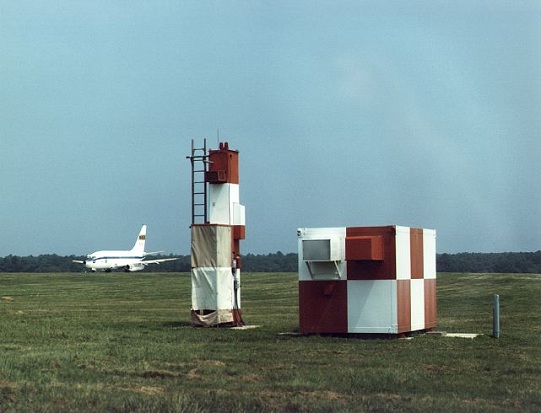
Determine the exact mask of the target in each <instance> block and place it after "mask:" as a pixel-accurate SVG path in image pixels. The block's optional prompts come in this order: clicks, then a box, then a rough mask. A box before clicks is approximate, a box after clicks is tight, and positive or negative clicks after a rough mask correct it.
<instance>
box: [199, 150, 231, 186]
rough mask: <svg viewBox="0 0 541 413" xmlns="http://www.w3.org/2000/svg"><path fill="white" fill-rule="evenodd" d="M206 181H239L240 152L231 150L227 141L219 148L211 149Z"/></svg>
mask: <svg viewBox="0 0 541 413" xmlns="http://www.w3.org/2000/svg"><path fill="white" fill-rule="evenodd" d="M205 181H207V182H208V183H211V184H224V183H230V184H238V183H239V153H238V152H237V151H232V150H229V146H228V144H227V142H225V143H220V149H219V150H210V151H209V169H208V172H207V173H206V174H205Z"/></svg>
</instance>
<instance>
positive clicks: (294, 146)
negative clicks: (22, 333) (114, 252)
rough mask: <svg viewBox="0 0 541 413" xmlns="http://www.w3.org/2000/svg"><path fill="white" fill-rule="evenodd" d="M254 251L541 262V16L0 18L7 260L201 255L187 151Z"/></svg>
mask: <svg viewBox="0 0 541 413" xmlns="http://www.w3.org/2000/svg"><path fill="white" fill-rule="evenodd" d="M218 130H219V136H220V140H222V141H228V142H229V145H230V147H231V148H232V149H237V150H239V152H240V181H241V182H240V194H241V203H242V204H244V205H245V207H246V240H245V241H243V242H242V245H241V249H242V251H243V252H244V253H256V254H260V253H270V252H276V251H282V252H284V253H286V252H296V248H297V244H296V229H297V228H298V227H328V226H372V225H395V224H396V225H404V226H414V227H423V228H434V229H436V230H437V237H438V238H437V250H438V252H439V253H443V252H448V253H454V252H462V251H471V252H501V251H537V250H540V249H541V3H540V2H539V1H498V0H487V1H474V2H472V1H471V0H465V1H460V0H457V1H429V0H426V1H407V2H404V1H380V0H377V1H376V0H374V1H359V0H352V1H338V2H336V1H313V0H310V1H295V2H292V1H248V0H245V1H201V0H197V1H160V0H141V1H137V0H135V1H134V0H129V1H128V0H126V1H115V0H106V1H99V0H93V1H74V0H56V1H54V2H51V1H28V0H21V1H11V0H0V150H1V152H0V153H1V155H0V156H1V162H0V194H1V198H0V228H1V233H2V236H1V241H0V256H6V255H9V254H14V255H30V254H32V255H39V254H45V253H56V254H60V255H70V254H75V255H83V254H87V253H89V252H92V251H95V250H98V249H128V248H131V246H132V245H133V243H134V241H135V238H136V236H137V233H138V232H139V228H140V226H141V224H143V223H145V224H148V235H147V250H151V251H154V250H165V251H166V252H167V253H174V254H189V243H190V230H189V225H190V220H191V216H190V214H191V209H190V208H191V207H190V202H191V199H190V162H189V161H188V160H187V159H186V156H188V155H190V149H191V140H192V139H195V140H196V143H199V144H202V142H203V138H207V145H208V146H209V147H211V148H216V147H217V142H218V139H217V135H218Z"/></svg>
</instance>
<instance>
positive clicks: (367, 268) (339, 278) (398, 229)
mask: <svg viewBox="0 0 541 413" xmlns="http://www.w3.org/2000/svg"><path fill="white" fill-rule="evenodd" d="M298 237H299V318H300V330H301V333H304V334H309V333H322V334H324V333H334V334H340V333H360V334H395V335H398V334H404V333H408V332H413V331H420V330H430V329H432V328H434V327H435V326H436V231H435V230H431V229H421V228H410V227H403V226H382V227H342V228H302V229H299V230H298ZM327 241H328V242H327ZM315 247H317V248H318V250H317V251H316V252H314V248H315ZM327 256H328V257H327ZM327 258H328V260H327Z"/></svg>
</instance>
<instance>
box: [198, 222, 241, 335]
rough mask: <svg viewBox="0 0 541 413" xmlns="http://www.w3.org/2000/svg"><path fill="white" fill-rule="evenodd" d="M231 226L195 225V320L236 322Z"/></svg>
mask: <svg viewBox="0 0 541 413" xmlns="http://www.w3.org/2000/svg"><path fill="white" fill-rule="evenodd" d="M231 244H232V228H231V227H229V226H223V225H194V226H192V259H191V264H192V312H191V313H192V316H191V318H192V323H193V324H195V325H203V326H213V325H219V324H227V323H232V322H234V319H233V306H234V277H233V273H232V269H231V254H232V252H231Z"/></svg>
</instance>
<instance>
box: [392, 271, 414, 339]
mask: <svg viewBox="0 0 541 413" xmlns="http://www.w3.org/2000/svg"><path fill="white" fill-rule="evenodd" d="M396 294H397V300H396V311H397V318H398V332H399V333H406V332H408V331H411V285H410V280H397V281H396Z"/></svg>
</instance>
